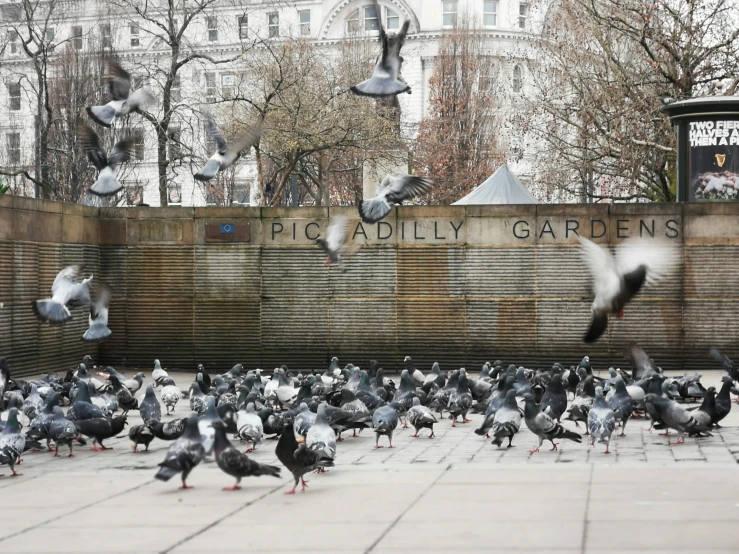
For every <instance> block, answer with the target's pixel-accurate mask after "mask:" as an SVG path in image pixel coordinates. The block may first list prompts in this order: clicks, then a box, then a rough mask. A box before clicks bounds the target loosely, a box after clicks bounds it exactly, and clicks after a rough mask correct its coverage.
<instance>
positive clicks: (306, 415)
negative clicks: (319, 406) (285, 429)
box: [293, 402, 316, 438]
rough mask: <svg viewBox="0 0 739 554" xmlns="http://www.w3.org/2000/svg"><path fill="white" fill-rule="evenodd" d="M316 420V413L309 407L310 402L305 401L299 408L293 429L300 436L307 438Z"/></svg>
mask: <svg viewBox="0 0 739 554" xmlns="http://www.w3.org/2000/svg"><path fill="white" fill-rule="evenodd" d="M315 421H316V414H314V413H313V412H311V411H310V410H309V409H308V404H306V403H305V402H303V403H301V404H300V407H299V408H298V414H297V415H296V416H295V420H294V421H293V430H294V432H295V434H296V435H297V436H299V437H303V438H305V437H306V435H307V434H308V431H310V428H311V427H312V426H313V424H314V423H315Z"/></svg>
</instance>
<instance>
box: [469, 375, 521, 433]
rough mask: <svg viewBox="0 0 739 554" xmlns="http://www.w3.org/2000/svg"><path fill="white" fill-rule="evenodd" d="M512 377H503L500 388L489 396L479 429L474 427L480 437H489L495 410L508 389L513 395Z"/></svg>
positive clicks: (499, 406) (499, 405) (498, 407)
mask: <svg viewBox="0 0 739 554" xmlns="http://www.w3.org/2000/svg"><path fill="white" fill-rule="evenodd" d="M513 383H514V378H513V376H511V375H508V376H506V377H505V379H504V380H503V383H502V388H501V389H500V390H498V391H496V392H494V393H493V396H492V397H491V398H490V402H489V403H488V407H487V408H486V410H485V419H484V420H483V422H482V425H481V426H480V428H479V429H475V434H476V435H480V436H481V437H485V438H489V432H490V429H492V427H493V423H494V422H495V412H497V411H498V410H499V409H500V408H501V407H502V406H503V404H504V403H505V399H506V395H507V394H508V391H509V390H512V391H513V392H514V395H515V392H516V391H515V389H514V388H513Z"/></svg>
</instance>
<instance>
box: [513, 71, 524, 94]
mask: <svg viewBox="0 0 739 554" xmlns="http://www.w3.org/2000/svg"><path fill="white" fill-rule="evenodd" d="M521 88H523V77H522V72H521V66H520V65H517V66H516V67H514V68H513V92H521Z"/></svg>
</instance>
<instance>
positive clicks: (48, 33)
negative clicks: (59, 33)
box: [46, 27, 56, 42]
mask: <svg viewBox="0 0 739 554" xmlns="http://www.w3.org/2000/svg"><path fill="white" fill-rule="evenodd" d="M55 36H56V30H55V29H54V27H47V28H46V40H47V41H48V42H51V41H52V40H54V37H55Z"/></svg>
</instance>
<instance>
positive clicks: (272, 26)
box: [267, 12, 280, 38]
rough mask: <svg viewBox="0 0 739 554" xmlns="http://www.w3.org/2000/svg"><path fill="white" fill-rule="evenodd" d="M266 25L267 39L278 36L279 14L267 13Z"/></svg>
mask: <svg viewBox="0 0 739 554" xmlns="http://www.w3.org/2000/svg"><path fill="white" fill-rule="evenodd" d="M267 23H268V25H269V38H275V37H279V36H280V14H279V13H276V12H275V13H269V14H267Z"/></svg>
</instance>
